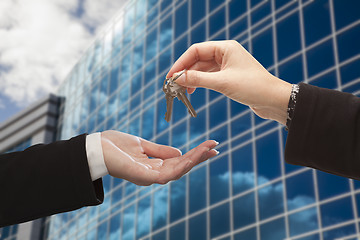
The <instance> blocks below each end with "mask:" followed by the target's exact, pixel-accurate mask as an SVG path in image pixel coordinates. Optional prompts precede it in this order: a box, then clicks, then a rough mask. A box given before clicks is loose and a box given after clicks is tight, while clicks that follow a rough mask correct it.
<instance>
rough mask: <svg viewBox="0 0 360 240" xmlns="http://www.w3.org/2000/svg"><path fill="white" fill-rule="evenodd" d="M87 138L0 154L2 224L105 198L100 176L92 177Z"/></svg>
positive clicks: (85, 204)
mask: <svg viewBox="0 0 360 240" xmlns="http://www.w3.org/2000/svg"><path fill="white" fill-rule="evenodd" d="M85 138H86V136H85V135H81V136H78V137H75V138H72V139H70V140H67V141H58V142H55V143H52V144H48V145H44V144H41V145H36V146H33V147H30V148H28V149H26V150H25V151H22V152H16V153H10V154H5V155H0V189H1V191H2V196H4V197H2V198H1V200H0V226H5V225H10V224H15V223H20V222H25V221H29V220H33V219H36V218H40V217H44V216H48V215H52V214H55V213H59V212H65V211H71V210H75V209H78V208H81V207H83V206H89V205H97V204H100V203H101V202H102V201H103V197H104V194H103V190H102V182H101V179H99V180H97V181H95V182H93V181H92V180H91V177H90V173H89V167H88V164H87V157H86V151H85Z"/></svg>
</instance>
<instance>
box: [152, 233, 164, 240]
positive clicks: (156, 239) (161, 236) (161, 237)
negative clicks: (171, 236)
mask: <svg viewBox="0 0 360 240" xmlns="http://www.w3.org/2000/svg"><path fill="white" fill-rule="evenodd" d="M151 239H152V240H166V231H162V232H160V233H158V234H155V235H154V236H153V237H152V238H151Z"/></svg>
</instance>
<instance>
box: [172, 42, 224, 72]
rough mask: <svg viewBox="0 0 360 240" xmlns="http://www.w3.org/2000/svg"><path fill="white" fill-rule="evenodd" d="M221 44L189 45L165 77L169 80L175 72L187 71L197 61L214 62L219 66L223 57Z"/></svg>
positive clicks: (203, 43)
mask: <svg viewBox="0 0 360 240" xmlns="http://www.w3.org/2000/svg"><path fill="white" fill-rule="evenodd" d="M221 42H223V41H212V42H202V43H196V44H193V45H191V46H190V48H189V49H188V50H186V51H185V52H184V53H183V54H182V55H181V56H180V57H179V59H178V60H177V61H176V62H175V63H174V65H173V66H172V67H171V69H170V71H169V72H168V74H167V75H166V77H167V78H169V77H171V76H172V75H173V74H174V73H176V72H179V71H181V70H184V69H189V68H190V67H191V66H192V65H194V64H195V63H197V62H199V61H210V60H215V61H216V62H217V63H219V64H221V60H222V56H223V54H222V53H223V45H222V44H221Z"/></svg>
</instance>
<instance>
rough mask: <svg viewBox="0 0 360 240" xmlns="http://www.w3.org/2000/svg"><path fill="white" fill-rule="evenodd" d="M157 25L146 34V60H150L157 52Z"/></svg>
mask: <svg viewBox="0 0 360 240" xmlns="http://www.w3.org/2000/svg"><path fill="white" fill-rule="evenodd" d="M157 30H158V29H157V27H155V28H153V29H152V30H151V31H150V32H149V33H148V35H147V36H146V61H150V60H151V59H153V58H154V57H155V56H156V54H157V38H158V36H157Z"/></svg>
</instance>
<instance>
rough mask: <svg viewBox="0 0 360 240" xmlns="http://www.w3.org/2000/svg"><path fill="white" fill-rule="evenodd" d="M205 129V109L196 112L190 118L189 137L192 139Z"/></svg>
mask: <svg viewBox="0 0 360 240" xmlns="http://www.w3.org/2000/svg"><path fill="white" fill-rule="evenodd" d="M205 131H206V110H203V111H201V112H198V113H197V117H196V118H190V139H191V140H193V139H195V138H197V137H199V136H201V135H202V134H204V133H205Z"/></svg>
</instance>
